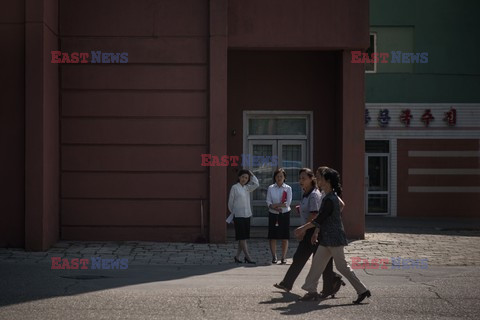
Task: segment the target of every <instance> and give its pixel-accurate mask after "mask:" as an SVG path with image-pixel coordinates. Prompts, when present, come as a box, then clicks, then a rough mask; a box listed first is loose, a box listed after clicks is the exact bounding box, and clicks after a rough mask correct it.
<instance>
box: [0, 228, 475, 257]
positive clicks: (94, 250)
mask: <svg viewBox="0 0 480 320" xmlns="http://www.w3.org/2000/svg"><path fill="white" fill-rule="evenodd" d="M296 246H297V241H296V240H292V241H291V242H290V248H289V252H288V258H291V257H292V256H293V253H294V252H295V248H296ZM235 248H236V244H235V243H234V241H233V240H229V241H228V243H227V244H191V243H159V242H141V241H124V242H111V241H109V242H89V241H82V242H80V241H60V242H58V243H56V244H55V245H54V246H53V247H52V248H51V249H49V250H48V251H46V252H25V250H23V249H4V248H3V249H2V248H0V262H13V263H19V262H21V263H23V262H34V263H47V262H48V263H50V262H51V257H62V258H86V259H90V258H91V257H101V258H104V259H107V258H115V259H122V258H126V259H128V263H129V265H131V264H153V265H155V264H160V265H162V264H174V265H184V264H187V265H222V264H231V263H232V261H233V255H234V253H235ZM249 250H250V252H251V254H252V257H253V259H254V260H256V261H257V262H258V263H259V264H260V265H267V264H270V260H271V258H270V250H269V247H268V242H267V240H266V239H258V238H256V239H251V240H249ZM345 251H346V256H347V261H351V258H352V257H361V258H367V259H373V258H378V259H381V258H392V257H401V258H409V259H428V264H429V265H436V266H477V265H480V231H475V230H473V231H472V230H467V231H438V232H437V234H420V233H418V234H415V233H399V232H370V233H367V234H366V236H365V240H358V241H353V242H351V243H350V245H349V246H347V247H346V249H345ZM278 252H280V250H279V249H278Z"/></svg>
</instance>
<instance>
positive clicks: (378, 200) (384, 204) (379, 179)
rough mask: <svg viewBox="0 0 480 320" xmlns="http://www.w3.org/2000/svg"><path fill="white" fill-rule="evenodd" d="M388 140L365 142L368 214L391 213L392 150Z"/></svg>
mask: <svg viewBox="0 0 480 320" xmlns="http://www.w3.org/2000/svg"><path fill="white" fill-rule="evenodd" d="M389 149H390V148H389V141H388V140H367V141H366V142H365V181H366V188H365V189H366V201H365V203H366V210H365V212H366V214H367V215H389V214H390V188H389V185H390V169H389V168H390V152H389Z"/></svg>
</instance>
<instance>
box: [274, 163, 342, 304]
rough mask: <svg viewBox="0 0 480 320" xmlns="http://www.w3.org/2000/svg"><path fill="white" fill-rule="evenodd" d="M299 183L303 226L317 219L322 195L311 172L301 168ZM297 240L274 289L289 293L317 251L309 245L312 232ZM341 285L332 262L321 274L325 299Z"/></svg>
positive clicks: (303, 234)
mask: <svg viewBox="0 0 480 320" xmlns="http://www.w3.org/2000/svg"><path fill="white" fill-rule="evenodd" d="M299 183H300V186H301V187H302V189H303V196H302V201H301V203H300V218H301V220H302V223H303V224H306V223H308V222H310V221H313V219H315V218H316V217H317V214H318V211H319V210H320V205H321V203H322V195H321V193H320V191H319V190H318V188H317V184H316V179H315V175H314V173H313V171H312V170H310V169H308V168H303V169H301V170H300V172H299ZM297 234H298V236H297V238H298V239H299V240H301V241H300V243H299V244H298V248H297V250H296V252H295V254H294V255H293V263H292V265H291V266H290V268H289V269H288V271H287V273H286V274H285V277H284V278H283V280H282V281H281V282H280V283H278V284H274V287H276V288H278V289H282V290H285V291H287V292H289V291H290V290H292V288H293V283H294V282H295V280H296V279H297V277H298V275H299V274H300V272H301V271H302V269H303V267H304V266H305V264H306V263H307V261H308V259H309V258H310V256H311V255H312V254H315V251H316V250H317V246H316V244H312V243H311V237H312V235H313V230H309V229H308V230H307V229H305V231H301V232H297ZM342 284H343V281H342V277H341V276H340V275H338V274H336V273H335V272H333V261H330V263H329V264H328V265H327V267H326V268H325V272H324V273H323V291H322V294H323V295H325V297H327V296H329V295H334V294H335V293H336V292H337V291H338V290H340V286H341V285H342Z"/></svg>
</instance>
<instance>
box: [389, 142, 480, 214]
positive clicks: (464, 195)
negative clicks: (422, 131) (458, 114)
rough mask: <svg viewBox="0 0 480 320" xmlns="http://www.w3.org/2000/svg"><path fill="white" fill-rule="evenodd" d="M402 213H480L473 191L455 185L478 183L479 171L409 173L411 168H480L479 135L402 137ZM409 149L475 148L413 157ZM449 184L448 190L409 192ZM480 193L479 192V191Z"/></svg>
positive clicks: (400, 161)
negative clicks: (458, 153) (462, 154)
mask: <svg viewBox="0 0 480 320" xmlns="http://www.w3.org/2000/svg"><path fill="white" fill-rule="evenodd" d="M397 148H398V149H397V150H398V151H397V152H398V164H397V165H398V169H397V170H398V173H397V179H398V191H397V192H398V216H399V217H454V216H456V217H462V218H474V217H478V213H479V212H480V202H479V201H478V198H477V199H475V197H472V193H471V192H458V191H457V190H455V189H456V188H455V187H476V186H478V185H479V184H480V183H479V182H480V181H479V180H480V177H479V175H478V174H475V173H472V174H466V175H465V174H462V175H458V174H449V175H441V174H428V175H426V174H415V175H413V174H409V169H474V170H475V169H476V170H478V169H479V168H480V161H479V157H478V151H479V150H480V145H479V140H478V139H447V140H445V139H425V140H420V139H418V140H417V139H399V140H398V142H397ZM409 151H473V153H477V156H471V157H456V156H452V157H435V156H430V157H413V156H409ZM419 186H420V187H443V186H445V187H448V190H447V191H445V192H409V187H419ZM477 194H478V192H477Z"/></svg>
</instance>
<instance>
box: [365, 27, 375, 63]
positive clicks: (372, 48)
mask: <svg viewBox="0 0 480 320" xmlns="http://www.w3.org/2000/svg"><path fill="white" fill-rule="evenodd" d="M367 53H368V56H369V57H370V58H372V53H377V33H375V32H372V33H370V47H368V49H367ZM365 72H366V73H376V72H377V64H376V63H365Z"/></svg>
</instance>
